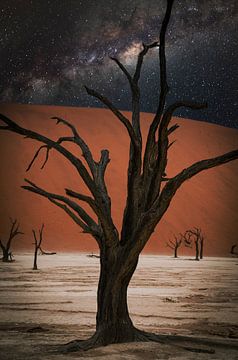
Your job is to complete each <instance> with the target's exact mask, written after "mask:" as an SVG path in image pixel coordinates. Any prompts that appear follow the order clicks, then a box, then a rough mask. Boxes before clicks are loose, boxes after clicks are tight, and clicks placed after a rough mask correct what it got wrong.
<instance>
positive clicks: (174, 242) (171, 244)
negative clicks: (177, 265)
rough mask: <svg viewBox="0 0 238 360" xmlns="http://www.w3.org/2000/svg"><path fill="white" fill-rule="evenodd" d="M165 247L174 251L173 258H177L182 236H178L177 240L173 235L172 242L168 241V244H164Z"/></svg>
mask: <svg viewBox="0 0 238 360" xmlns="http://www.w3.org/2000/svg"><path fill="white" fill-rule="evenodd" d="M166 245H167V246H168V247H169V248H170V249H172V250H174V257H175V258H177V257H178V248H179V247H180V246H181V245H182V236H181V235H180V238H178V237H177V236H175V235H174V240H170V239H169V240H168V242H167V243H166Z"/></svg>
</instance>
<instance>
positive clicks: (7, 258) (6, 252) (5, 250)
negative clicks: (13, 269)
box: [0, 218, 23, 262]
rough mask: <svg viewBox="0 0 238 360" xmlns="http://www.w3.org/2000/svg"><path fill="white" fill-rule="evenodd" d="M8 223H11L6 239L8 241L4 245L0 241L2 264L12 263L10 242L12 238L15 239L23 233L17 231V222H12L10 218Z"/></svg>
mask: <svg viewBox="0 0 238 360" xmlns="http://www.w3.org/2000/svg"><path fill="white" fill-rule="evenodd" d="M10 222H11V229H10V234H9V237H8V240H7V241H6V244H5V245H4V244H3V242H2V240H1V239H0V247H1V249H2V255H3V256H2V261H4V262H11V261H13V259H12V256H13V255H12V252H11V251H10V249H11V245H12V240H13V238H14V237H16V236H17V235H23V232H21V231H19V226H20V224H18V223H17V220H16V219H15V220H13V219H11V218H10Z"/></svg>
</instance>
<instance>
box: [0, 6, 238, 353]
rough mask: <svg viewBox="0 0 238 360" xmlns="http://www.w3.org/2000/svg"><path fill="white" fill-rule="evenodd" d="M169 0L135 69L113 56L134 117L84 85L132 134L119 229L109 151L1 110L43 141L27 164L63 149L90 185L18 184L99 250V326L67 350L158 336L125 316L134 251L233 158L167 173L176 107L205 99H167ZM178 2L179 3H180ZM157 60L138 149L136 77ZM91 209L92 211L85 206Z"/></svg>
mask: <svg viewBox="0 0 238 360" xmlns="http://www.w3.org/2000/svg"><path fill="white" fill-rule="evenodd" d="M173 3H174V0H167V8H166V11H165V15H164V19H163V22H162V27H161V31H160V36H159V41H155V42H153V43H151V44H149V45H146V44H143V45H142V48H141V51H140V53H139V54H138V57H137V60H136V64H135V70H134V71H132V70H131V69H130V72H129V71H128V70H127V69H126V67H125V66H124V65H123V64H122V63H121V61H120V60H119V59H117V58H111V59H112V61H114V63H115V64H116V65H117V66H118V67H119V68H120V69H121V71H122V73H123V74H124V76H125V77H126V78H127V80H128V83H129V86H130V90H131V95H132V119H131V120H130V119H129V118H128V117H127V116H126V115H125V114H123V113H122V112H121V111H119V110H118V109H117V108H116V107H115V106H114V105H113V103H112V102H111V101H110V100H109V99H108V98H107V97H105V96H103V95H102V94H100V93H99V92H97V91H95V90H93V89H89V88H88V87H85V88H86V91H87V93H88V94H89V95H91V96H93V97H95V98H96V99H97V100H99V101H100V102H101V103H102V104H103V105H105V106H106V107H108V108H109V109H110V110H111V111H112V113H113V114H114V115H115V117H114V118H113V120H114V119H117V120H119V122H120V123H121V124H122V125H123V126H124V127H125V129H126V131H127V133H128V136H129V139H130V150H129V164H128V171H127V200H126V206H125V209H124V214H123V221H122V229H121V230H120V231H119V229H117V228H116V226H115V223H114V221H113V217H112V212H111V199H110V196H109V193H108V189H107V185H106V181H105V172H106V169H107V165H108V163H109V161H110V159H109V151H108V150H106V149H104V150H102V151H101V157H100V159H99V161H97V160H95V158H94V156H95V155H93V154H92V152H91V150H90V148H89V147H88V145H87V143H86V142H85V140H84V139H83V138H82V137H81V136H80V134H79V132H78V130H77V129H76V127H75V126H74V125H73V124H72V123H70V122H68V121H67V120H64V119H62V118H59V117H54V119H56V120H57V124H63V125H64V126H65V127H66V128H68V129H69V130H70V135H66V136H64V137H60V138H58V139H51V138H49V137H47V136H46V135H42V134H40V133H39V132H36V131H33V130H29V129H28V128H25V127H23V125H20V124H18V123H16V122H15V121H13V120H12V119H10V118H9V117H8V116H6V115H3V114H0V120H2V123H3V124H2V125H1V126H0V130H2V131H10V132H14V133H17V134H20V135H22V136H24V137H26V138H30V139H34V140H36V141H37V142H40V143H42V144H43V145H41V146H40V147H39V149H38V150H37V152H36V153H35V155H34V157H33V159H32V161H31V162H30V164H29V166H28V169H27V170H29V169H30V168H31V166H32V165H33V163H34V162H35V161H36V159H37V157H38V155H39V153H40V152H41V151H43V150H44V151H46V159H45V161H44V164H43V166H42V168H44V166H45V164H46V163H47V160H48V158H49V154H50V153H51V150H52V149H53V150H56V151H57V152H58V153H60V154H61V155H62V156H63V157H64V158H65V159H66V160H67V161H68V162H69V163H70V164H71V165H72V167H73V168H74V169H75V170H76V172H77V174H78V176H79V177H80V178H81V179H82V180H83V182H84V183H85V186H86V187H87V189H88V192H87V194H82V193H79V192H78V191H74V190H72V189H69V188H67V189H65V191H66V194H65V195H61V194H56V193H53V192H50V191H47V190H45V189H43V188H42V187H40V186H38V185H36V184H34V183H33V182H32V181H30V180H25V181H26V184H25V185H24V186H23V189H26V190H28V191H31V192H33V193H35V194H37V195H40V196H43V197H45V198H46V199H48V200H49V201H50V202H51V203H53V204H54V205H56V206H58V207H59V208H61V209H62V210H63V211H65V212H66V213H67V215H69V216H70V217H71V218H72V220H73V221H74V222H75V223H76V224H77V225H78V226H79V227H81V228H82V230H83V232H84V233H89V234H91V235H92V236H93V237H94V239H95V240H96V242H97V244H98V247H99V249H100V266H101V270H100V277H99V284H98V292H97V316H96V332H95V334H94V335H93V336H92V337H91V338H90V339H88V340H86V341H74V342H72V343H70V344H68V345H67V346H66V348H65V351H72V350H77V349H80V348H84V349H87V348H91V347H97V346H100V345H107V344H112V343H122V342H131V341H149V340H155V341H156V340H158V338H157V337H156V335H155V334H149V333H146V332H144V331H141V330H139V329H137V328H136V327H135V326H134V325H133V322H132V320H131V318H130V316H129V310H128V305H127V288H128V285H129V283H130V280H131V278H132V276H133V274H134V272H135V269H136V267H137V264H138V260H139V255H140V253H141V251H142V250H143V249H144V247H145V245H146V244H147V242H148V240H149V239H150V237H151V234H152V233H153V232H154V230H155V228H156V226H157V224H158V223H159V222H160V221H161V219H162V218H163V216H164V214H165V213H166V211H167V209H168V207H169V205H170V203H171V201H172V199H173V197H174V196H175V194H176V192H177V190H178V189H179V188H180V186H181V185H182V184H183V183H184V182H186V181H187V180H188V179H191V178H192V177H193V176H195V175H197V174H199V173H200V172H201V171H204V170H206V169H209V168H212V167H215V166H218V165H221V164H225V163H228V162H230V161H232V160H236V159H237V158H238V149H236V150H234V151H230V152H227V153H225V154H223V155H220V156H216V157H213V158H209V159H205V160H201V161H198V162H195V163H194V164H192V165H190V166H189V167H187V168H185V169H182V170H181V171H179V172H178V173H177V174H176V175H174V176H172V177H169V176H167V175H166V173H167V162H168V151H169V149H170V147H171V144H173V142H170V135H171V134H174V132H175V131H176V129H177V128H178V127H179V126H178V124H173V125H171V119H172V116H173V114H174V112H175V111H176V110H178V109H180V108H181V107H187V108H190V109H203V108H205V107H206V106H207V105H206V104H201V103H195V102H189V101H184V100H181V99H178V101H177V102H175V103H172V104H168V99H167V94H168V91H169V87H168V84H167V68H166V56H165V36H166V31H167V27H168V24H169V20H170V15H171V11H172V6H173ZM178 5H179V4H178ZM158 48H159V61H160V74H159V76H158V79H159V81H160V95H159V99H158V106H157V110H156V113H155V115H154V117H153V119H152V121H151V123H150V126H149V130H148V133H147V135H146V138H145V139H144V144H145V148H143V147H142V133H141V124H140V104H141V89H140V83H139V80H140V76H141V69H142V65H143V62H144V58H145V56H146V55H147V54H148V52H150V51H151V50H152V49H156V50H158ZM67 143H73V144H74V145H75V146H76V147H78V148H79V149H80V150H81V151H82V154H83V157H84V161H82V160H81V159H80V157H79V155H78V153H77V155H75V153H74V152H72V151H70V150H69V148H67V146H64V145H65V144H67ZM85 203H86V205H87V206H89V207H90V208H91V211H92V212H93V213H94V214H95V216H91V213H89V212H88V211H87V208H84V207H83V204H85Z"/></svg>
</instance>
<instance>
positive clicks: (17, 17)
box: [0, 0, 238, 128]
mask: <svg viewBox="0 0 238 360" xmlns="http://www.w3.org/2000/svg"><path fill="white" fill-rule="evenodd" d="M165 5H166V3H165V1H163V0H147V1H145V0H107V1H106V0H100V1H99V0H83V1H79V0H49V1H46V0H32V1H30V0H1V4H0V12H1V21H0V101H1V102H20V103H33V104H34V103H35V104H59V105H72V106H101V105H100V104H99V103H98V102H97V101H96V100H94V99H93V98H90V97H89V96H88V95H87V94H86V93H85V90H84V89H83V85H84V84H86V85H88V86H89V87H94V88H95V89H96V90H98V91H100V92H101V93H103V94H105V95H107V96H109V97H110V99H112V100H113V101H114V102H115V104H116V105H117V106H118V107H119V108H120V109H130V98H129V96H128V94H129V89H128V85H127V84H126V81H125V79H124V77H123V75H122V74H121V72H120V70H119V69H118V68H117V67H116V65H115V63H114V62H112V61H111V60H110V59H109V56H112V55H113V56H117V57H118V58H119V59H120V60H121V61H122V62H123V63H124V64H125V65H126V66H127V68H128V70H129V71H132V70H133V67H134V65H135V60H136V54H137V53H138V51H139V49H140V44H141V42H142V41H143V42H145V43H151V42H153V41H155V40H158V38H159V30H160V25H161V20H162V17H163V14H164V10H165ZM237 29H238V2H237V0H209V1H208V0H175V5H174V8H173V15H172V19H171V22H170V25H169V31H168V36H167V49H166V55H167V63H168V82H169V86H170V94H169V98H168V102H171V101H173V100H181V99H188V100H197V101H199V102H200V101H204V100H205V101H207V102H208V105H209V108H208V110H202V111H199V112H194V111H193V112H192V111H189V112H186V111H185V110H184V111H181V112H180V113H177V114H178V115H182V116H185V117H191V118H197V119H203V120H206V121H210V122H214V123H218V124H221V125H225V126H229V127H237V128H238V121H237V105H238V86H237V84H238V70H237V63H238V31H237ZM158 80H159V75H158V49H153V50H152V51H151V52H150V54H149V56H147V58H146V62H145V65H144V67H143V76H142V78H141V86H142V89H143V90H142V95H143V99H142V102H141V107H142V110H143V111H147V112H154V111H155V109H156V105H157V100H158Z"/></svg>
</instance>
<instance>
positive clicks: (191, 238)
mask: <svg viewBox="0 0 238 360" xmlns="http://www.w3.org/2000/svg"><path fill="white" fill-rule="evenodd" d="M183 238H184V243H185V246H187V247H190V248H192V243H194V244H195V251H196V256H195V259H196V260H199V259H202V258H203V247H204V236H203V234H202V230H201V229H200V228H196V227H194V228H193V229H190V230H187V231H186V232H185V233H184V235H183Z"/></svg>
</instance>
